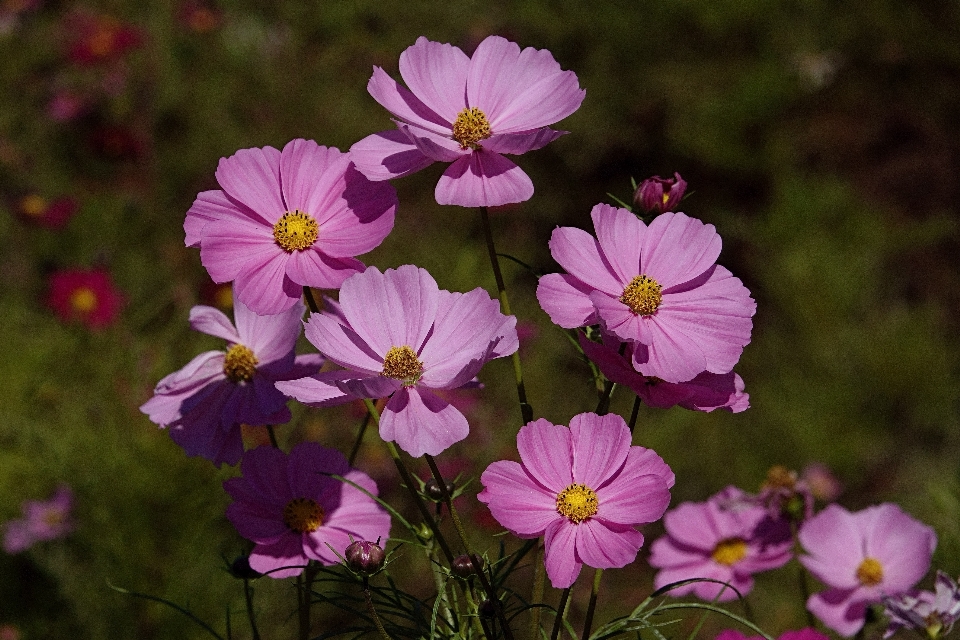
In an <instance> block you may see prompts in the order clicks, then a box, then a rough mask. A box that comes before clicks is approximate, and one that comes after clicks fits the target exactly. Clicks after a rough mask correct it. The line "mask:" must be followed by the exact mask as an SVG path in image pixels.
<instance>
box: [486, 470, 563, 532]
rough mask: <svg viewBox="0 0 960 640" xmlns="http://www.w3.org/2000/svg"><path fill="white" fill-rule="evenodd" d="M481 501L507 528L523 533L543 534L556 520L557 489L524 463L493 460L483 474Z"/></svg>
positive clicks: (557, 516) (557, 515)
mask: <svg viewBox="0 0 960 640" xmlns="http://www.w3.org/2000/svg"><path fill="white" fill-rule="evenodd" d="M480 482H481V483H482V484H483V486H484V489H483V491H481V492H480V494H479V495H477V499H478V500H480V502H483V503H485V504H486V505H487V506H488V507H489V508H490V513H492V514H493V517H494V518H496V520H497V522H499V523H500V524H501V525H502V526H503V527H504V528H506V529H509V530H510V531H511V532H512V533H514V534H515V535H518V536H522V537H531V536H541V535H543V532H544V531H545V530H546V528H547V526H548V525H549V524H550V523H551V522H553V521H554V520H557V519H558V518H559V517H560V516H559V514H557V507H556V501H557V496H556V494H555V493H554V492H552V491H549V490H547V489H544V488H543V487H542V486H541V485H540V484H539V483H537V482H536V481H535V480H534V479H533V478H532V477H531V476H530V475H529V473H527V472H526V471H525V470H524V468H523V467H522V466H520V465H519V464H517V463H516V462H512V461H509V460H501V461H499V462H494V463H492V464H491V465H490V466H488V467H487V468H486V470H485V471H484V472H483V474H482V475H481V476H480Z"/></svg>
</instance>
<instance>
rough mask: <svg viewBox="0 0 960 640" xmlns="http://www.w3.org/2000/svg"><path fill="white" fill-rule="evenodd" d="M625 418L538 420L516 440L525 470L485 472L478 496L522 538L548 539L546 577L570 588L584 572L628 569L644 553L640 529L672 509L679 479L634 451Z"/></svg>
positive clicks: (518, 466) (647, 453) (652, 457)
mask: <svg viewBox="0 0 960 640" xmlns="http://www.w3.org/2000/svg"><path fill="white" fill-rule="evenodd" d="M630 440H631V434H630V430H629V429H628V428H627V424H626V422H624V420H623V418H621V417H620V416H618V415H615V414H608V415H605V416H599V415H597V414H595V413H581V414H580V415H577V416H574V417H573V419H572V420H571V421H570V428H569V429H568V428H567V427H565V426H562V425H553V424H550V423H549V422H548V421H546V420H543V419H540V420H536V421H534V422H530V423H528V424H527V425H526V426H524V427H523V428H521V429H520V433H519V434H518V435H517V448H518V449H519V451H520V462H519V463H517V462H512V461H508V460H501V461H499V462H494V463H493V464H491V465H490V466H489V467H487V469H486V470H485V471H484V472H483V475H482V476H481V477H480V481H481V482H482V483H483V487H484V489H483V491H482V492H480V494H479V495H478V496H477V499H479V500H480V501H481V502H484V503H486V504H487V506H488V507H489V508H490V512H491V513H492V514H493V517H494V518H496V519H497V521H498V522H499V523H500V524H501V525H503V526H504V527H505V528H507V529H508V530H510V531H511V532H512V533H513V534H515V535H517V536H520V537H521V538H536V537H539V536H544V545H545V556H544V562H545V563H546V568H547V576H548V577H549V578H550V582H551V584H553V586H554V587H556V588H558V589H561V588H566V587H569V586H570V585H572V584H573V583H574V581H575V580H576V579H577V576H578V575H579V574H580V569H581V567H582V566H583V565H587V566H589V567H594V568H597V569H610V568H614V567H624V566H626V565H628V564H630V563H631V562H633V561H634V560H635V559H636V557H637V552H638V551H639V550H640V547H641V546H642V545H643V534H642V533H640V532H639V531H637V529H636V526H637V525H641V524H646V523H649V522H656V521H657V520H659V519H660V517H661V516H662V515H663V512H664V511H665V510H666V508H667V505H669V504H670V488H671V487H672V486H673V482H674V476H673V472H672V471H671V470H670V467H668V466H667V464H666V463H665V462H664V461H663V460H662V459H661V458H660V456H658V455H657V454H656V453H655V452H654V451H653V450H651V449H645V448H643V447H636V446H631V445H630Z"/></svg>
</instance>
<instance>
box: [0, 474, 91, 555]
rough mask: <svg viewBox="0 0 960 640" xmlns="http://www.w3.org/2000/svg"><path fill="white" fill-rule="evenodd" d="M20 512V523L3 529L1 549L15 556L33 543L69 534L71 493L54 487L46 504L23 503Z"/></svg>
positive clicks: (71, 506)
mask: <svg viewBox="0 0 960 640" xmlns="http://www.w3.org/2000/svg"><path fill="white" fill-rule="evenodd" d="M22 508H23V518H22V519H19V520H11V521H10V522H7V523H6V525H4V532H3V533H4V536H3V549H4V551H6V552H7V553H19V552H21V551H24V550H26V549H29V548H30V547H32V546H33V545H34V544H36V543H37V542H42V541H45V540H56V539H57V538H62V537H64V536H65V535H67V534H68V533H70V532H71V531H73V528H74V523H73V521H72V520H71V518H70V515H71V511H72V510H73V491H72V490H71V489H70V487H68V486H66V485H61V486H60V487H58V488H57V491H56V493H54V494H53V497H51V498H50V499H49V500H27V501H25V502H24V503H23V507H22Z"/></svg>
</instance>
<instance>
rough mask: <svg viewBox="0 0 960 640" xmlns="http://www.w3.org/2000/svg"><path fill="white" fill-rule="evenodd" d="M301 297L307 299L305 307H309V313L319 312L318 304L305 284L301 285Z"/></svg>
mask: <svg viewBox="0 0 960 640" xmlns="http://www.w3.org/2000/svg"><path fill="white" fill-rule="evenodd" d="M303 297H304V298H306V299H307V307H309V308H310V313H320V305H318V304H317V301H316V299H315V298H314V297H313V290H311V289H310V287H308V286H307V285H303Z"/></svg>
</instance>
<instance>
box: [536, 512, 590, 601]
mask: <svg viewBox="0 0 960 640" xmlns="http://www.w3.org/2000/svg"><path fill="white" fill-rule="evenodd" d="M543 538H544V539H543V544H544V557H543V561H544V564H545V565H546V567H547V577H548V578H550V584H552V585H553V588H554V589H566V588H567V587H569V586H571V585H572V584H573V583H574V582H576V581H577V576H579V575H580V568H581V567H582V566H583V562H582V561H581V559H580V557H579V556H578V555H577V542H576V540H577V525H575V524H573V523H572V522H570V521H569V520H567V519H566V518H561V519H559V520H554V521H553V522H552V523H550V526H548V527H547V530H546V532H544V537H543Z"/></svg>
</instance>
